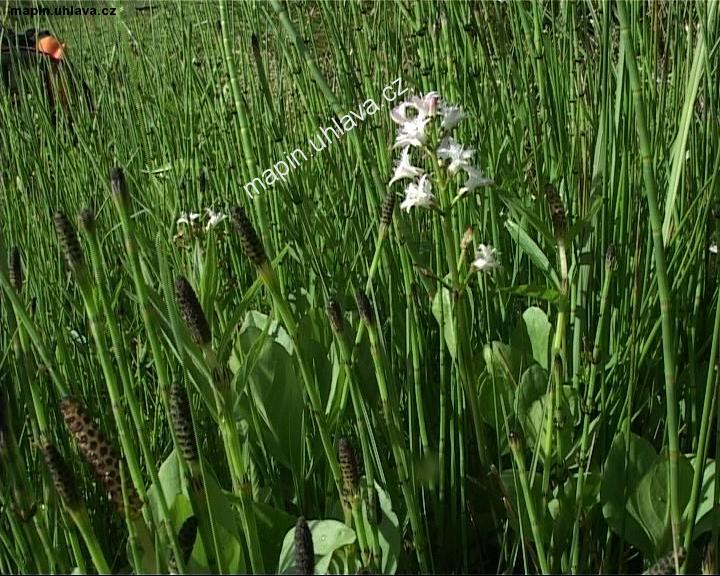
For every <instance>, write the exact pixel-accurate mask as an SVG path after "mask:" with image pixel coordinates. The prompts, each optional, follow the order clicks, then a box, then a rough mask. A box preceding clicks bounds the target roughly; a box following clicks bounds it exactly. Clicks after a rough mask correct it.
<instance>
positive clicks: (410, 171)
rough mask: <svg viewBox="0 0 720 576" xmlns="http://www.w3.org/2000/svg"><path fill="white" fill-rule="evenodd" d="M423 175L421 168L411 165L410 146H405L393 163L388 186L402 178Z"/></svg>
mask: <svg viewBox="0 0 720 576" xmlns="http://www.w3.org/2000/svg"><path fill="white" fill-rule="evenodd" d="M422 175H423V170H422V168H418V167H417V166H413V165H412V161H411V160H410V147H409V146H406V147H405V148H403V151H402V155H401V156H400V160H399V162H398V163H397V164H396V165H395V173H394V174H393V177H392V178H391V179H390V182H389V183H388V186H392V185H393V183H395V182H397V181H398V180H403V179H404V178H417V177H418V176H422Z"/></svg>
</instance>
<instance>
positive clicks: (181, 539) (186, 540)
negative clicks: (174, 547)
mask: <svg viewBox="0 0 720 576" xmlns="http://www.w3.org/2000/svg"><path fill="white" fill-rule="evenodd" d="M197 531H198V519H197V518H196V517H195V516H190V517H189V518H188V519H187V520H185V522H183V525H182V526H181V527H180V531H179V532H178V544H179V545H180V551H181V552H182V555H183V562H185V563H187V561H188V560H189V559H190V555H191V554H192V551H193V546H195V539H196V538H197Z"/></svg>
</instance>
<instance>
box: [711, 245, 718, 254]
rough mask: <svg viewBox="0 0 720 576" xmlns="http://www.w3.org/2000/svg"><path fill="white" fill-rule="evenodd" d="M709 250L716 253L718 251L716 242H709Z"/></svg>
mask: <svg viewBox="0 0 720 576" xmlns="http://www.w3.org/2000/svg"><path fill="white" fill-rule="evenodd" d="M710 252H712V253H713V254H717V253H718V247H717V244H710Z"/></svg>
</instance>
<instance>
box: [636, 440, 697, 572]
mask: <svg viewBox="0 0 720 576" xmlns="http://www.w3.org/2000/svg"><path fill="white" fill-rule="evenodd" d="M669 476H670V462H669V458H668V452H667V450H663V451H662V452H661V453H660V455H659V456H658V457H657V458H656V459H655V461H654V462H653V465H652V467H651V468H650V470H648V471H647V473H646V474H645V476H643V478H642V479H641V480H640V482H639V483H638V485H637V488H636V489H635V490H634V492H633V494H632V497H631V498H630V502H629V507H628V509H629V511H630V512H631V513H632V514H633V516H635V518H636V519H637V520H638V522H640V524H642V526H643V527H644V529H645V532H646V533H647V535H648V536H649V537H650V540H651V541H652V543H653V547H654V553H655V554H654V557H655V558H659V557H660V556H662V555H663V554H664V553H665V552H667V551H669V550H671V549H672V531H671V529H670V487H669V485H668V479H669ZM692 477H693V470H692V466H691V465H690V463H689V462H688V461H687V459H686V458H685V457H684V456H683V455H680V459H679V461H678V492H679V494H678V499H679V505H680V509H681V510H683V509H684V508H685V506H686V505H687V502H688V500H689V499H690V487H691V485H692Z"/></svg>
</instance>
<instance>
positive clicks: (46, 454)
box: [41, 442, 81, 510]
mask: <svg viewBox="0 0 720 576" xmlns="http://www.w3.org/2000/svg"><path fill="white" fill-rule="evenodd" d="M41 450H42V453H43V458H44V459H45V464H47V467H48V470H50V476H52V481H53V485H54V486H55V490H56V491H57V493H58V495H59V496H60V499H61V500H62V501H63V503H64V504H65V506H66V507H67V508H68V509H70V510H77V509H78V508H79V507H80V503H81V501H80V493H79V492H78V489H77V484H76V483H75V477H74V475H73V472H72V469H71V468H70V466H68V464H67V462H66V461H65V459H64V458H63V457H62V456H61V454H60V452H58V450H57V448H55V446H53V445H52V444H50V443H49V442H45V443H44V444H43V445H42V447H41Z"/></svg>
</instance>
